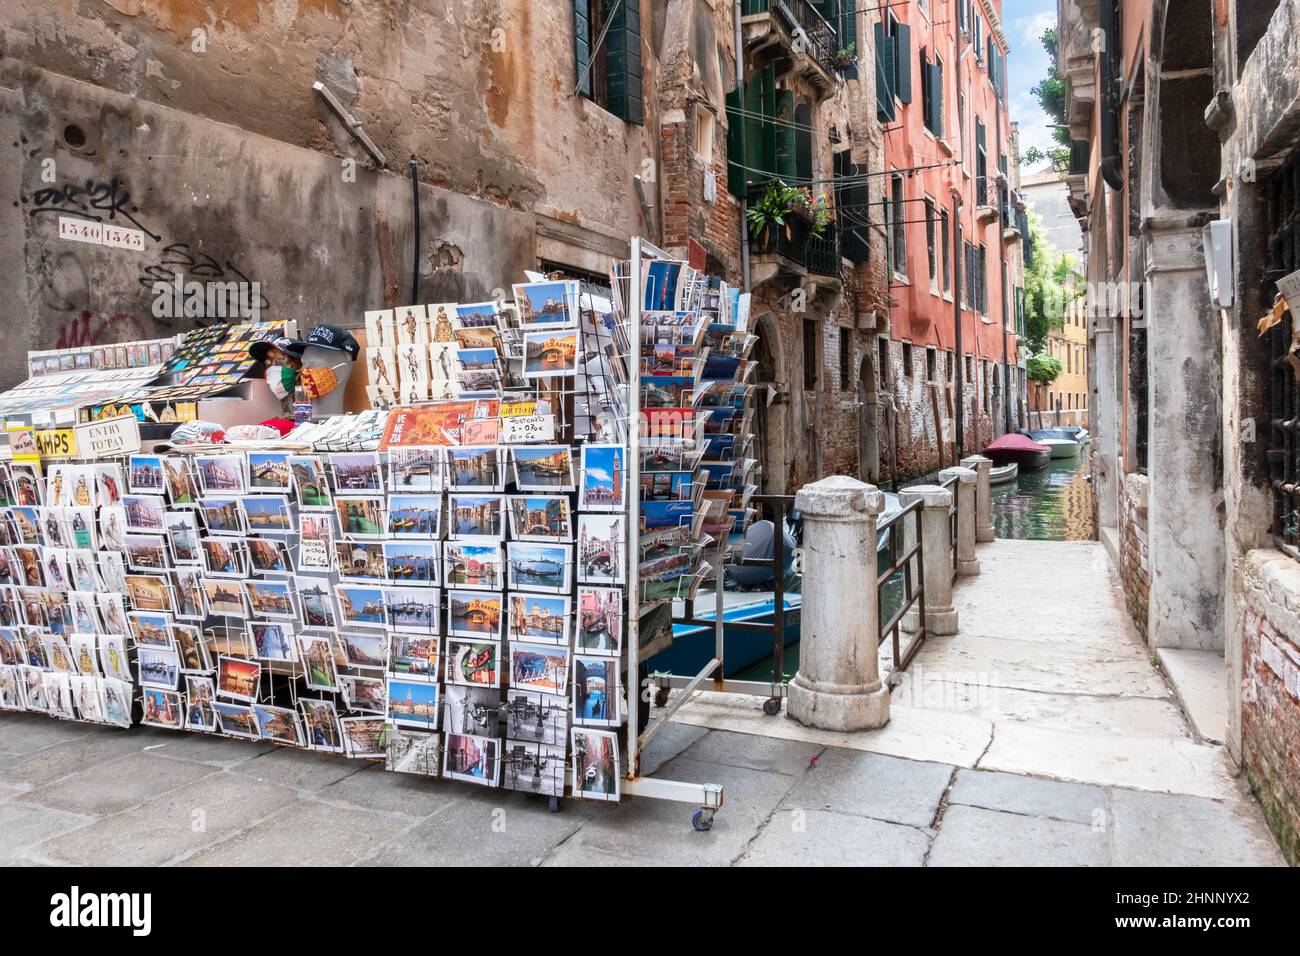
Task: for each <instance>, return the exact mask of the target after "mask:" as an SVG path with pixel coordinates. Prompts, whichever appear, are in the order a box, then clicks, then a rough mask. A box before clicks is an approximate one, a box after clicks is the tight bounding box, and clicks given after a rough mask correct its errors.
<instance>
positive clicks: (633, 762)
mask: <svg viewBox="0 0 1300 956" xmlns="http://www.w3.org/2000/svg"><path fill="white" fill-rule="evenodd" d="M652 261H673V258H672V257H671V256H669V255H668V254H667V253H665V252H663V251H662V250H661V249H658V248H657V247H655V246H654V245H652V244H651V243H649V242H647V241H646V240H644V239H642V238H641V237H640V236H636V237H633V239H632V248H631V262H630V268H629V270H628V271H629V275H628V276H627V277H626V280H627V282H628V283H629V287H628V294H627V296H626V297H625V299H624V307H625V312H626V316H627V323H628V329H627V333H628V334H627V337H628V344H629V362H628V384H627V393H628V402H627V410H628V427H627V445H628V454H627V487H628V489H629V491H628V502H629V506H628V522H627V527H628V533H627V549H628V550H627V568H628V587H627V602H628V608H627V641H626V643H627V674H628V694H627V755H626V758H625V780H624V783H623V792H624V793H628V794H633V795H636V796H645V797H654V798H656V799H660V800H675V801H678V802H680V803H694V804H696V805H697V807H698V809H697V810H696V811H695V813H694V814H693V816H692V818H691V823H692V825H693V826H694V827H695V828H696V829H697V830H707V829H709V828H710V827H712V826H713V815H714V814H715V813H716V812H717V811H718V808H719V807H721V806H722V802H723V788H722V786H721V785H720V784H715V783H688V782H685V781H680V780H660V779H657V778H655V777H643V776H641V774H640V764H641V752H642V750H644V749H645V747H646V745H647V744H649V743H650V741H651V740H653V739H654V738H655V736H656V735H657V734H658V733H659V731H660V730H662V729H663V728H664V726H666V724H667V723H668V720H669V719H670V718H671V717H672V715H673V714H674V713H676V712H677V710H678V709H679V708H680V707H681V706H682V704H683V703H685V702H686V701H687V700H688V699H690V697H691V695H692V694H693V693H694V691H695V690H697V689H698V688H699V686H700V685H701V684H702V683H703V682H704V681H705V680H707V679H709V678H710V676H711V675H713V674H714V673H715V672H717V671H718V670H719V668H720V667H721V666H722V613H721V607H722V604H721V602H722V590H721V577H719V579H718V580H719V586H718V609H719V610H718V618H717V623H716V626H715V640H716V647H717V652H716V653H715V654H714V657H713V659H712V660H710V661H709V662H708V664H706V665H705V666H704V668H703V669H702V670H701V671H700V672H699V673H698V674H696V675H695V676H694V677H691V678H688V679H686V680H685V681H684V682H683V685H682V693H681V695H680V696H679V697H678V698H677V699H676V700H674V701H672V702H671V703H670V704H669V706H668V707H667V708H666V709H665V711H664V713H663V714H662V715H661V716H660V718H659V720H658V722H657V723H656V724H654V725H653V726H648V727H647V728H646V730H645V731H644V732H642V731H641V725H640V710H641V707H643V706H648V701H643V700H642V699H641V693H642V687H641V681H640V679H639V672H640V665H641V646H640V645H641V591H642V588H641V567H640V554H641V494H640V488H641V428H640V417H641V412H640V390H641V386H640V382H641V344H642V342H641V313H642V303H643V300H644V294H645V290H644V288H643V278H642V277H643V270H642V264H643V263H648V262H652ZM615 281H618V279H616V280H615ZM719 568H721V562H719ZM720 574H721V572H720V571H719V575H720ZM668 626H669V628H671V626H672V625H671V623H669V625H668ZM647 689H648V687H647Z"/></svg>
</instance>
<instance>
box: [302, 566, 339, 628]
mask: <svg viewBox="0 0 1300 956" xmlns="http://www.w3.org/2000/svg"><path fill="white" fill-rule="evenodd" d="M293 580H294V585H295V590H296V591H297V592H298V603H299V605H300V607H301V610H302V622H303V624H305V625H307V627H324V628H333V627H334V601H333V600H332V598H331V597H330V591H329V587H328V586H327V585H326V584H325V583H323V582H322V580H321V579H320V578H312V577H295V578H294V579H293Z"/></svg>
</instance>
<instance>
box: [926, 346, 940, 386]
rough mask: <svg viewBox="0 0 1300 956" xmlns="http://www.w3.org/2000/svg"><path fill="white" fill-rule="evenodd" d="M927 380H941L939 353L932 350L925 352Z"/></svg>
mask: <svg viewBox="0 0 1300 956" xmlns="http://www.w3.org/2000/svg"><path fill="white" fill-rule="evenodd" d="M925 380H926V381H927V382H936V381H938V380H939V353H938V352H936V351H935V350H934V349H932V348H926V350H925Z"/></svg>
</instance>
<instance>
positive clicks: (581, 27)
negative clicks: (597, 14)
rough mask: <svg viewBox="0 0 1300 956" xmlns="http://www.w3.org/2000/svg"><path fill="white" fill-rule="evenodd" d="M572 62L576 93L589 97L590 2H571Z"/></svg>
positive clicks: (577, 0)
mask: <svg viewBox="0 0 1300 956" xmlns="http://www.w3.org/2000/svg"><path fill="white" fill-rule="evenodd" d="M573 60H574V66H575V68H576V71H577V73H576V76H575V79H577V81H578V92H579V93H581V94H582V95H583V96H590V95H591V70H590V69H589V67H590V66H591V8H590V0H573Z"/></svg>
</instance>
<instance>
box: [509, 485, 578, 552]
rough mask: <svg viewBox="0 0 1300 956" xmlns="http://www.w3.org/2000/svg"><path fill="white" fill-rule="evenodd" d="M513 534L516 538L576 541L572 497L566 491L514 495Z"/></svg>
mask: <svg viewBox="0 0 1300 956" xmlns="http://www.w3.org/2000/svg"><path fill="white" fill-rule="evenodd" d="M506 501H507V509H506V510H507V513H508V514H509V516H510V537H511V538H513V539H514V540H516V541H572V540H573V520H572V517H571V516H570V514H569V499H568V498H566V497H565V496H563V495H510V496H508V498H507V499H506Z"/></svg>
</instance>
